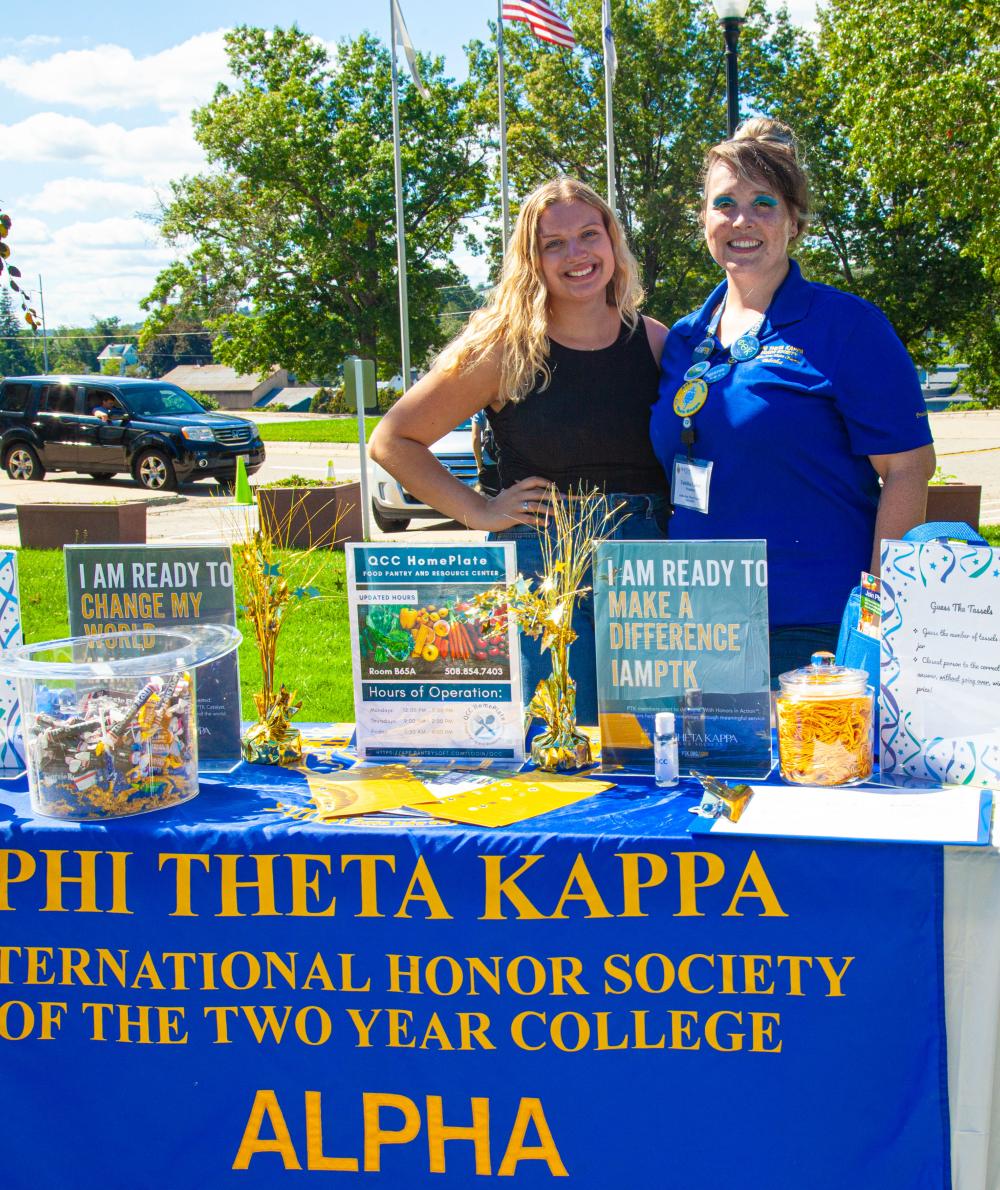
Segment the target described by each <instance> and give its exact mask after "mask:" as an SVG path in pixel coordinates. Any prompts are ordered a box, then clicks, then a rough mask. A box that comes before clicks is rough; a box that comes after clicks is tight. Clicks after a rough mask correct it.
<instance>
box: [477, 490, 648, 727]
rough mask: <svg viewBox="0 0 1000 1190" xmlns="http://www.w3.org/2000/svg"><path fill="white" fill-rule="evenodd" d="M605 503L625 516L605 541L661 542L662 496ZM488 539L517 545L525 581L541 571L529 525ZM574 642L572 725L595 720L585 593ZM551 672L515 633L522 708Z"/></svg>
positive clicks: (589, 599) (611, 498)
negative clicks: (518, 645) (620, 509)
mask: <svg viewBox="0 0 1000 1190" xmlns="http://www.w3.org/2000/svg"><path fill="white" fill-rule="evenodd" d="M607 499H608V503H609V504H610V505H611V507H613V508H617V507H618V506H619V505H621V504H624V505H625V516H624V517H623V518H622V521H621V523H620V524H619V525H618V527H617V528H616V529H615V531H614V532H613V533H609V534H608V535H607V539H608V540H609V541H662V540H663V539H664V538H665V537H666V535H667V534H666V525H667V520H668V518H669V516H670V502H669V500H668V498H667V497H666V496H665V495H662V496H661V495H658V494H656V495H653V494H651V495H643V496H634V495H629V494H627V493H621V492H609V493H608V495H607ZM489 540H490V541H513V542H514V544H515V546H516V547H517V568H518V570H519V571H520V572H521V574H523V575H524V577H525V578H529V579H534V578H535V577H536V576H537V575H538V574H540V573H541V570H542V548H541V544H540V542H539V539H538V531H537V530H536V529H534V528H532V527H531V526H530V525H515V526H513V527H512V528H510V529H501V530H500V532H499V533H491V534H490V535H489ZM592 581H593V579H592V575H591V572H590V568H589V567H588V568H587V573H586V574H585V575H584V577H583V585H584V586H590V584H591V583H592ZM573 630H574V631H575V632H576V637H577V638H576V640H575V641H574V642H573V644H572V646H571V647H570V651H569V672H570V674H571V676H572V678H573V680H574V682H576V719H577V722H578V723H587V724H594V723H596V722H597V657H596V649H595V645H594V597H593V594H592V592H590V591H588V592H587V594H586V595H582V596H581V597H580V598H579V599H577V601H576V609H575V611H574V612H573ZM551 672H552V663H551V660H550V658H549V656H548V653H545V654H543V653H542V652H541V649H540V648H539V641H538V638H537V637H534V638H533V637H530V636H525V635H524V634H523V633H522V634H521V689H522V691H523V694H524V705H525V706H527V705H528V703H529V702H530V701H531V696H532V695H533V694H534V693H535V687H536V686H537V685H538V683H539V682H540V681H542V679H543V678H547V677H548V676H549V674H550V673H551Z"/></svg>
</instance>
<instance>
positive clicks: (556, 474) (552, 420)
mask: <svg viewBox="0 0 1000 1190" xmlns="http://www.w3.org/2000/svg"><path fill="white" fill-rule="evenodd" d="M549 343H550V346H549V357H548V363H549V368H550V369H551V372H552V380H551V382H550V384H549V386H548V388H547V389H545V390H544V392H539V391H538V388H537V386H536V387H535V388H533V389H532V390H531V392H529V393H528V395H527V396H526V397H525V398H524V399H523V400H521V401H508V402H507V404H506V405H504V407H503V408H502V409H501V410H500V411H499V412H497V411H496V410H494V409H490V408H487V410H486V416H487V417H488V418H489V421H490V425H491V426H492V427H493V434H494V438H495V440H496V445H497V448H498V453H499V460H498V461H499V465H500V483H501V486H502V487H505V488H509V487H510V486H511V484H514V483H517V481H518V480H520V479H527V478H528V476H529V475H540V476H542V478H543V479H549V480H551V481H552V482H553V483H554V484H556V486H557V487H558V488H559V490H560V491H561V492H568V491H570V490H571V489H573V488H577V487H579V486H580V485H581V484H582V485H583V487H584V488H591V487H598V488H600V489H601V490H602V491H605V492H631V493H640V492H665V491H666V487H667V484H666V479H665V477H664V474H663V469H662V468H661V466H660V464H659V461H658V460H657V458H656V455H655V454H654V453H653V448H652V446H651V445H650V441H649V411H650V409H651V408H652V406H653V404H654V402H655V401H656V400H657V396H658V393H657V386H658V383H659V368H658V367H657V366H656V363H655V361H654V360H653V353H652V351H651V350H650V347H649V341H648V338H647V336H646V326H645V323H644V322H642V321H641V320H640V322H639V325H638V326H637V327H636V329H635V331H634V332H630V331H629V329H628V327H627V326H626V325H625V324H624V323H623V324H622V328H621V331H620V333H619V335H618V338H617V339H616V340H615V342H614V343H612V344H611V346H610V347H602V348H600V349H598V350H597V351H577V350H575V349H573V348H570V347H563V346H562V344H561V343H556V342H554V341H552V340H550V341H549Z"/></svg>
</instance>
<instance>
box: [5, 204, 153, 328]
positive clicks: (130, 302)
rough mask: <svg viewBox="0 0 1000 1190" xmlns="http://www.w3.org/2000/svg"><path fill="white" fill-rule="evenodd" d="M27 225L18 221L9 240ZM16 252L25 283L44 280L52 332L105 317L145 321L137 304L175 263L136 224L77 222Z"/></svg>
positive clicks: (126, 221) (114, 220)
mask: <svg viewBox="0 0 1000 1190" xmlns="http://www.w3.org/2000/svg"><path fill="white" fill-rule="evenodd" d="M29 222H30V221H29V220H27V219H24V220H18V221H17V226H15V228H13V229H12V239H13V231H17V230H18V228H19V227H20V226H22V225H23V224H26V223H29ZM14 246H15V247H18V245H14ZM20 247H22V248H25V249H27V250H25V251H19V252H18V261H19V265H20V267H21V269H22V271H23V272H24V274H25V277H26V278H29V277H31V278H34V277H35V276H36V275H38V274H41V276H42V280H43V283H44V286H45V314H46V321H47V323H48V325H49V326H50V327H52V326H58V325H65V324H73V325H78V324H83V325H86V324H88V323H89V322H90V320H91V319H92V318H94V317H100V316H105V315H108V314H117V315H119V316H120V317H121V318H123V319H125V320H127V321H132V320H134V319H137V318H141V317H143V314H142V311H140V309H139V300H140V298H143V297H145V295H146V294H147V293H148V292H149V290H150V289H151V288H152V284H153V281H154V279H155V278H156V275H157V273H159V272H160V270H161V269H163V268H165V267H166V266H167V265H168V264H169V263H170V261H171V260H173V259H174V253H173V252H172V251H171V249H169V248H167V247H166V246H165V245H162V244H159V243H157V241H156V232H155V228H153V227H151V226H149V225H148V224H146V223H143V222H141V221H140V220H138V219H119V218H112V219H101V220H96V221H94V222H83V221H78V222H75V223H72V224H69V225H68V226H66V227H62V228H58V229H56V230H55V231H53V232H51V234H50V235H49V236H48V239H47V241H46V242H44V243H37V244H36V245H35V246H31V245H29V244H28V243H27V242H26V241H22V242H21V243H20ZM29 288H31V287H30V286H29Z"/></svg>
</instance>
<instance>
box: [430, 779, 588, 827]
mask: <svg viewBox="0 0 1000 1190" xmlns="http://www.w3.org/2000/svg"><path fill="white" fill-rule="evenodd" d="M610 788H611V784H610V782H607V781H586V780H584V779H583V778H580V777H562V778H560V779H556V778H555V777H546V779H545V780H544V781H543V780H539V779H538V777H537V774H534V773H518V774H516V775H515V776H512V777H510V778H508V779H505V780H503V781H493V782H491V783H490V784H489V785H480V786H479V788H478V789H471V790H469V792H468V793H457V794H455V796H454V797H449V798H446V799H444V800H443V801H440V802H431V803H426V802H424V803H421V805H420V809H421V810H423V811H424V813H425V814H430V815H431V816H432V817H433V818H445V819H447V820H448V821H450V822H467V823H469V824H470V825H472V826H510V824H511V823H512V822H523V821H524V820H525V819H526V818H534V817H536V815H538V814H546V813H548V811H549V810H558V809H561V808H562V807H563V806H571V805H573V804H574V802H580V801H583V799H584V798H585V797H590V796H591V795H592V794H595V793H600V792H601V791H602V790H604V789H610Z"/></svg>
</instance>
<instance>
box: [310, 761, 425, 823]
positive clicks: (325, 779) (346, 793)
mask: <svg viewBox="0 0 1000 1190" xmlns="http://www.w3.org/2000/svg"><path fill="white" fill-rule="evenodd" d="M299 771H300V772H301V771H302V770H301V769H300V770H299ZM304 776H305V778H306V780H307V781H308V782H309V792H310V793H311V794H312V796H313V801H314V802H315V803H316V815H317V820H318V821H320V822H323V821H325V820H328V819H331V818H344V817H346V816H348V815H352V814H371V813H373V812H374V811H376V810H398V809H399V807H400V806H411V805H413V804H414V803H415V802H422V801H425V800H426V799H427V798H429V797H430V796H431V793H430V790H429V789H428V788H427V786H426V785H424V783H423V782H422V781H418V780H417V779H416V778H415V777H414V776H413V774H412V773H410V772H409V771H408V770H407V769H406V768H405V767H404V766H403V765H398V764H390V765H375V766H372V767H371V768H355V769H348V770H347V772H344V773H337V774H336V776H330V775H329V774H321V773H312V772H306V773H304Z"/></svg>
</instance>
